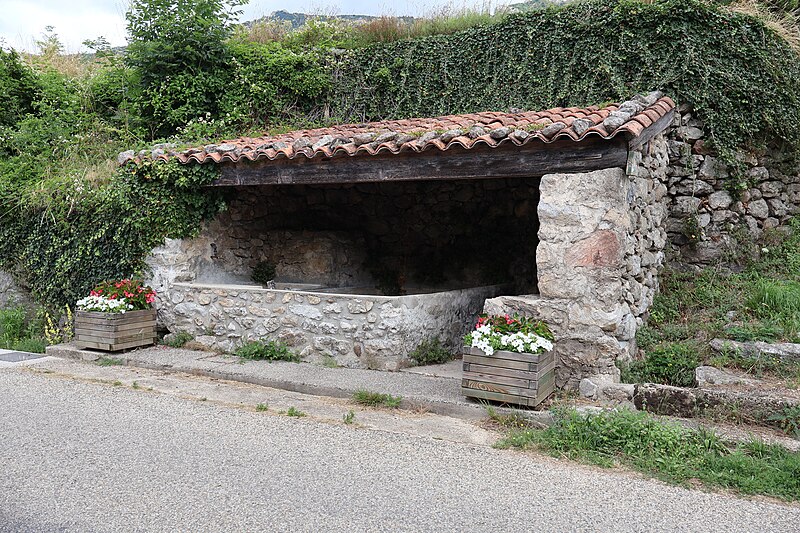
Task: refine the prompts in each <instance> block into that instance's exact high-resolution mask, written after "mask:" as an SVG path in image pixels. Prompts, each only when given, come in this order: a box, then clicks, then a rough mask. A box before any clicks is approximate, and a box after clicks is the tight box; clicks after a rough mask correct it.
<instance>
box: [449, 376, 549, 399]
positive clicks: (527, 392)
mask: <svg viewBox="0 0 800 533" xmlns="http://www.w3.org/2000/svg"><path fill="white" fill-rule="evenodd" d="M461 386H462V387H463V388H467V389H478V390H485V391H489V392H497V393H501V394H510V395H512V396H525V397H526V398H536V390H537V389H529V388H527V387H514V386H512V385H498V384H497V383H491V382H486V381H479V380H476V379H466V378H463V379H462V380H461Z"/></svg>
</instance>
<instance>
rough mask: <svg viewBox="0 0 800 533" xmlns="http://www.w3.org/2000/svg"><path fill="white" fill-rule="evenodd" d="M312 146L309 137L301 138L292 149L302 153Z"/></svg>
mask: <svg viewBox="0 0 800 533" xmlns="http://www.w3.org/2000/svg"><path fill="white" fill-rule="evenodd" d="M311 146H312V143H311V139H309V138H308V137H300V138H299V139H297V140H296V141H295V142H294V143H293V144H292V149H293V150H294V151H295V152H302V151H303V150H305V149H306V148H309V147H311Z"/></svg>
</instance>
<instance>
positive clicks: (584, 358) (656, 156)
mask: <svg viewBox="0 0 800 533" xmlns="http://www.w3.org/2000/svg"><path fill="white" fill-rule="evenodd" d="M667 159H668V154H667V143H666V139H665V138H664V136H663V135H658V136H656V138H654V139H653V140H652V141H651V142H649V143H647V144H646V145H645V146H643V147H641V148H639V149H637V150H635V151H633V152H631V153H630V154H629V161H628V166H627V169H625V170H623V169H620V168H610V169H606V170H599V171H595V172H589V173H584V174H553V175H547V176H544V177H543V178H542V182H541V201H540V203H539V224H540V228H539V246H538V248H537V253H536V261H537V269H538V272H539V292H540V294H539V295H531V296H511V297H507V296H503V297H498V298H494V299H492V300H489V301H487V302H486V306H485V311H486V312H488V313H492V314H498V313H508V312H519V313H521V314H525V315H528V316H532V317H534V318H537V319H540V320H544V321H546V322H547V323H548V324H549V325H550V326H551V328H552V329H553V333H554V334H555V337H556V343H555V344H554V351H555V353H556V356H557V358H558V361H559V364H558V367H557V376H556V384H557V385H558V386H559V387H567V388H577V386H578V384H579V383H580V380H581V379H582V378H584V377H586V376H593V375H606V376H608V377H609V378H610V379H611V380H618V378H619V370H618V369H617V367H616V365H615V361H616V360H618V359H627V358H630V357H631V356H632V355H633V354H634V353H635V351H636V341H635V335H636V329H637V328H638V326H640V325H641V324H642V323H643V320H644V319H645V317H646V314H647V311H648V309H649V307H650V305H651V304H652V301H653V296H654V295H655V293H656V292H657V291H658V270H659V269H660V267H661V265H662V264H663V261H664V252H663V250H664V247H665V244H666V237H667V235H666V219H667V187H666V185H665V180H666V166H667Z"/></svg>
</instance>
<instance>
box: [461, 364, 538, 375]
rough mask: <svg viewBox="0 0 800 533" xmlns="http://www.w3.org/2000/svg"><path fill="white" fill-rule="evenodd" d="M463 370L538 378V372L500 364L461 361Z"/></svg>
mask: <svg viewBox="0 0 800 533" xmlns="http://www.w3.org/2000/svg"><path fill="white" fill-rule="evenodd" d="M462 366H463V370H464V372H465V373H466V372H477V373H483V374H494V375H496V376H504V377H509V378H519V379H539V372H532V371H529V370H518V369H515V368H503V367H501V366H487V365H479V364H477V363H463V365H462Z"/></svg>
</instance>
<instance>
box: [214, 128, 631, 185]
mask: <svg viewBox="0 0 800 533" xmlns="http://www.w3.org/2000/svg"><path fill="white" fill-rule="evenodd" d="M627 145H628V143H627V141H626V140H625V139H623V138H614V139H611V140H605V139H600V138H597V139H584V140H582V141H580V142H574V141H569V140H567V141H557V142H554V143H552V144H545V143H542V142H531V143H528V144H526V145H524V146H521V147H519V146H515V145H512V144H510V143H509V144H507V145H502V146H500V147H497V148H488V147H486V146H482V147H475V148H472V149H470V150H466V149H463V148H461V147H454V148H451V149H449V150H446V151H444V152H442V151H439V150H429V151H425V152H422V153H415V152H405V153H401V154H387V155H375V156H369V155H360V156H355V157H350V156H347V155H343V156H338V157H332V158H325V157H318V158H314V159H307V158H306V157H303V156H301V157H298V158H296V159H276V160H274V161H269V160H265V161H256V162H249V161H248V162H243V161H240V162H238V163H225V164H223V165H222V175H221V177H220V178H219V179H218V180H216V181H214V182H213V183H212V184H211V185H212V186H217V187H220V186H236V185H277V184H335V183H338V184H341V183H364V182H387V181H414V180H417V181H418V180H461V179H478V178H516V177H538V176H542V175H544V174H552V173H562V172H564V173H575V172H590V171H593V170H600V169H603V168H611V167H622V168H625V165H626V162H627V156H628V146H627Z"/></svg>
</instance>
